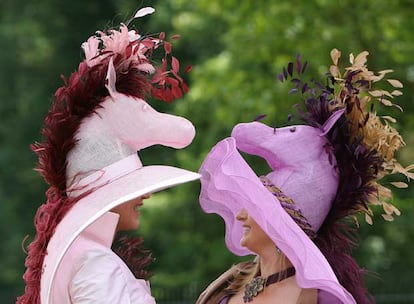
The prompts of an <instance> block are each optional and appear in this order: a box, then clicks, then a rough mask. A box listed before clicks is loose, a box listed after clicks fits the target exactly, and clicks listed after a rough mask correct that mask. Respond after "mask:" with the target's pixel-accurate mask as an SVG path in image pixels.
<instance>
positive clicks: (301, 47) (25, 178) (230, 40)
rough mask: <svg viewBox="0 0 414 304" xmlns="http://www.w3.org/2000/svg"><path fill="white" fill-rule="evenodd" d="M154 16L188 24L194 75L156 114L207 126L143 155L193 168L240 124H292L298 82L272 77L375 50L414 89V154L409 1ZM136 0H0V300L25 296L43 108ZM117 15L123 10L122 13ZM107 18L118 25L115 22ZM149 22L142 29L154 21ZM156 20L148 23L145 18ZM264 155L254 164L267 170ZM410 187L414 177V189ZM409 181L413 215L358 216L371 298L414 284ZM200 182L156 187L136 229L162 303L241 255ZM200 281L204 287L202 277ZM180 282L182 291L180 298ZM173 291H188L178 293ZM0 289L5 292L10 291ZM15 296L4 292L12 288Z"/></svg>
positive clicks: (179, 48) (400, 197)
mask: <svg viewBox="0 0 414 304" xmlns="http://www.w3.org/2000/svg"><path fill="white" fill-rule="evenodd" d="M138 5H141V6H145V5H152V6H154V7H155V8H156V13H155V14H154V15H153V16H151V17H150V18H148V20H147V19H146V20H145V21H142V22H145V23H146V24H145V29H146V31H147V32H151V33H153V32H157V31H159V30H160V29H161V30H164V31H166V33H167V36H169V35H172V34H175V33H179V34H181V36H182V37H181V39H180V40H179V41H177V42H176V43H174V48H175V53H176V55H177V57H179V58H182V60H181V63H182V66H183V67H184V66H185V65H187V64H192V65H193V66H194V69H193V71H192V72H191V73H190V76H189V77H190V78H189V79H188V80H189V82H190V94H189V95H188V96H187V97H186V98H185V99H184V100H181V101H177V102H176V103H174V104H173V105H170V104H162V103H159V102H157V103H154V106H155V107H156V108H158V109H161V110H165V111H168V112H173V113H177V114H179V115H183V116H186V117H188V118H190V119H191V120H192V121H193V123H194V124H195V126H196V128H197V131H198V133H197V136H196V138H195V140H194V142H193V144H192V145H191V146H190V147H188V148H186V149H184V150H181V151H178V153H176V151H174V150H173V149H164V148H162V149H160V148H159V147H153V148H150V149H148V150H147V149H146V150H144V151H142V153H141V157H142V158H143V161H144V162H145V163H155V162H161V161H160V160H161V159H162V163H165V164H171V165H178V166H181V167H184V168H188V169H192V170H197V169H198V167H199V166H200V164H201V162H202V160H203V159H204V157H205V155H206V153H207V152H208V151H209V149H210V148H211V147H212V145H214V144H215V143H216V142H217V141H218V140H220V139H222V138H224V137H226V136H228V135H229V134H230V131H231V128H232V126H233V125H234V124H235V123H237V122H241V121H250V120H252V119H254V118H255V117H256V116H258V115H260V114H267V115H268V116H267V118H266V120H265V122H266V123H269V124H273V125H278V126H280V125H283V124H285V123H286V118H287V115H288V113H290V112H292V111H293V110H292V105H293V104H294V103H295V102H296V101H297V100H296V99H295V98H296V97H294V96H289V95H288V94H287V92H288V89H289V88H288V86H286V85H281V84H277V82H276V78H275V76H276V75H277V73H278V72H279V71H280V69H281V67H282V66H284V65H285V64H286V63H287V62H288V61H291V60H292V59H294V57H295V55H296V54H297V53H300V54H301V55H302V58H304V59H306V60H308V61H309V70H308V74H309V75H316V76H318V75H321V76H322V75H323V73H324V72H326V71H327V69H328V66H329V64H330V57H329V51H330V50H331V49H332V48H334V47H336V48H338V49H340V50H341V51H342V53H343V58H344V59H345V58H346V56H347V54H349V53H350V52H353V53H354V54H357V53H359V52H360V51H362V50H368V51H369V52H370V56H369V57H368V60H369V61H368V63H369V67H370V68H371V69H372V70H380V69H387V68H393V69H394V70H395V73H394V75H393V76H394V77H395V78H397V79H400V80H401V81H402V82H403V83H404V84H405V88H404V90H403V91H404V95H403V96H402V97H400V98H399V103H400V104H401V105H402V106H403V107H404V109H405V110H406V111H405V112H404V113H403V114H401V113H398V112H397V110H395V111H394V110H391V111H392V114H393V115H394V116H398V118H399V125H398V127H399V129H400V130H401V133H402V134H403V135H404V137H405V138H406V141H407V144H408V147H407V148H406V149H405V151H404V152H402V153H401V154H400V157H401V159H402V162H403V163H405V164H408V162H409V160H410V159H411V160H412V159H413V155H414V152H413V151H414V148H413V147H414V133H413V131H412V130H413V129H414V102H413V101H414V65H413V63H412V59H411V57H412V54H413V53H414V43H413V41H412V37H411V36H412V32H413V31H414V22H413V20H414V11H413V10H412V9H411V8H412V1H411V0H395V1H387V0H377V1H353V0H348V1H346V0H341V1H327V0H315V1H300V0H290V1H287V0H283V1H277V2H276V1H274V2H272V1H263V0H259V1H247V0H241V1H235V0H224V1H223V0H220V1H219V0H197V1H191V0H170V1H143V2H142V3H138ZM136 6H137V3H136V2H134V1H127V0H121V1H110V0H104V1H96V0H89V1H87V2H85V1H80V0H72V1H70V2H62V1H53V0H39V1H36V2H34V1H22V0H2V1H1V3H0V39H1V40H0V41H1V48H0V55H1V56H0V64H1V66H2V69H1V72H0V98H1V101H2V102H1V103H0V117H1V121H0V145H1V150H0V168H1V171H0V179H1V183H0V199H1V202H2V204H1V205H0V229H1V231H2V233H3V238H2V239H3V245H2V246H1V247H0V256H1V259H0V267H1V269H2V272H1V274H0V292H1V293H0V300H3V301H2V302H12V301H13V299H14V297H15V296H16V295H17V294H20V293H22V288H23V282H22V280H21V275H22V274H23V272H24V265H23V263H24V254H23V252H22V250H21V246H20V243H21V241H22V239H23V237H24V236H25V235H26V234H29V235H30V237H31V238H30V240H31V239H32V237H33V225H32V219H33V216H34V213H35V210H36V209H37V207H38V206H39V204H41V203H43V201H44V195H43V193H44V190H45V189H46V185H44V183H43V182H42V180H41V179H40V177H39V176H38V175H37V174H36V173H35V172H34V171H33V170H32V168H33V167H34V165H35V162H36V159H35V157H34V155H33V154H32V153H31V152H30V150H29V144H30V143H32V142H33V141H34V140H40V134H39V130H40V127H41V124H42V120H43V116H44V115H45V113H46V111H47V109H48V108H49V106H50V101H51V97H52V94H53V92H54V91H55V89H56V88H57V87H58V86H60V85H61V83H62V82H61V80H60V79H59V75H60V74H61V73H62V74H64V75H66V76H68V75H69V74H70V72H71V71H73V70H75V69H76V67H77V64H78V62H79V60H81V58H82V55H81V51H80V44H81V42H83V41H84V40H86V39H87V37H89V36H90V35H91V34H93V32H94V31H95V30H96V29H102V28H105V27H110V26H113V25H117V24H118V23H119V22H120V21H123V20H126V19H127V18H128V17H129V16H131V15H132V14H133V12H134V11H135V9H136V8H137V7H136ZM114 16H115V17H114ZM108 20H109V22H108ZM142 22H141V21H140V23H139V24H137V27H138V28H144V27H143V26H142ZM147 22H148V23H147ZM253 161H255V164H256V168H257V170H258V171H261V172H265V170H266V166H265V164H263V163H262V162H260V161H257V160H253ZM411 185H412V184H411ZM413 191H414V190H413V187H410V188H409V189H405V190H403V191H398V192H397V191H396V198H395V200H396V204H397V205H398V206H400V208H401V210H402V211H403V215H402V216H401V218H397V219H396V221H395V222H394V223H392V224H390V223H387V222H385V221H383V220H382V219H381V218H380V217H379V216H377V217H376V218H375V224H374V226H373V227H370V226H367V225H366V224H364V223H363V224H362V225H361V247H360V248H359V249H358V250H357V251H356V256H357V259H358V261H359V262H360V264H362V265H364V266H366V267H367V268H368V269H370V270H372V271H374V272H377V273H378V274H379V276H380V277H381V279H375V278H372V279H369V281H368V283H369V287H370V290H371V292H373V293H374V294H382V293H409V292H410V290H411V286H410V285H411V282H412V274H411V271H410V270H411V269H412V268H413V263H414V262H413V259H412V258H411V252H412V251H413V250H414V247H413V245H411V243H410V242H409V240H411V237H412V235H413V231H414V223H413V221H411V220H410V218H412V217H413V216H414V206H413V204H412V203H411V200H410V198H411V197H412V196H413V195H414V193H413ZM198 193H199V185H198V184H197V183H192V184H189V185H184V186H180V187H177V188H176V189H171V190H169V191H166V192H162V193H159V194H157V195H155V196H154V200H153V202H151V205H149V204H147V206H146V208H145V209H144V215H143V223H142V227H141V230H140V233H141V234H142V235H143V236H144V238H145V240H146V242H145V244H146V246H147V247H148V248H151V249H152V251H153V252H154V255H155V257H156V258H157V261H156V262H155V264H154V266H153V271H154V273H155V276H154V277H153V280H152V287H153V290H154V292H155V294H156V295H157V296H158V299H159V300H166V299H169V298H171V297H180V298H186V299H189V300H190V301H192V300H194V298H195V297H196V296H197V294H198V292H199V291H200V290H201V289H202V288H203V287H205V285H206V284H207V283H208V282H209V281H211V280H212V279H213V278H215V277H216V276H217V275H218V273H220V272H221V271H223V270H224V269H226V268H227V267H228V266H230V265H231V264H232V263H234V262H236V261H237V260H239V258H236V257H234V256H232V255H231V254H230V253H229V252H228V251H227V249H226V248H225V245H224V239H223V236H224V225H223V222H222V221H221V219H219V218H218V217H217V216H213V215H205V214H204V213H202V211H201V210H200V208H199V206H198ZM192 282H195V283H192ZM174 290H175V293H178V294H175V295H173V294H171V292H172V291H174ZM177 290H178V291H179V292H177ZM2 293H3V294H4V295H3V296H2ZM6 293H7V295H6Z"/></svg>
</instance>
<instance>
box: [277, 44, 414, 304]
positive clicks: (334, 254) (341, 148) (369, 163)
mask: <svg viewBox="0 0 414 304" xmlns="http://www.w3.org/2000/svg"><path fill="white" fill-rule="evenodd" d="M340 56H341V52H340V51H338V50H337V49H333V50H332V51H331V59H332V61H333V64H332V66H331V67H330V69H329V73H328V74H327V79H326V84H323V83H321V82H317V81H313V80H312V81H311V82H310V83H308V82H304V81H303V79H302V76H303V73H304V72H305V70H306V67H307V62H305V63H302V62H301V58H300V56H299V55H298V56H297V58H296V62H295V63H293V62H290V63H289V64H288V65H287V67H286V68H284V69H283V72H282V73H281V74H280V75H279V76H278V78H279V80H281V81H282V82H283V81H285V80H288V79H290V81H291V83H292V84H293V86H294V88H293V89H292V90H291V91H290V93H299V94H301V97H302V100H303V102H304V104H303V106H302V107H301V106H300V105H299V106H298V107H297V109H298V114H299V117H300V119H301V120H302V121H303V122H305V123H306V124H308V125H310V126H313V127H317V128H321V129H323V126H324V124H325V123H326V121H327V120H328V119H329V117H330V116H331V115H332V114H333V113H334V112H335V111H337V110H339V109H345V112H344V115H343V116H342V117H341V118H340V119H339V120H338V121H337V123H336V124H335V125H334V126H333V127H332V128H331V130H330V131H329V132H328V133H327V134H326V136H327V138H328V139H329V141H330V143H331V145H332V147H333V149H334V153H335V157H336V160H337V166H338V169H339V172H340V181H339V187H338V191H337V194H336V197H335V199H334V201H333V203H332V208H331V210H330V212H329V214H328V216H327V217H326V219H325V221H324V223H323V224H322V226H321V228H320V229H319V231H318V235H317V238H316V239H315V240H314V241H315V243H316V244H317V246H318V247H319V249H320V250H321V251H322V252H323V254H324V255H325V257H326V258H327V260H328V261H329V263H330V264H331V266H332V268H333V269H334V271H335V274H336V275H337V277H338V279H339V281H340V282H341V284H342V285H343V286H344V287H345V288H346V289H347V290H348V291H350V292H351V293H352V295H353V296H354V298H355V299H356V301H357V302H358V303H372V301H373V299H372V297H371V296H370V295H369V294H368V292H367V291H366V289H365V288H364V284H363V276H364V274H365V271H364V270H362V269H360V268H359V266H358V265H357V263H356V262H355V260H354V259H353V258H352V257H351V251H352V249H353V248H354V247H355V246H356V244H357V233H356V232H357V231H356V227H355V226H354V227H352V226H350V225H349V224H348V223H347V222H346V219H348V218H350V217H351V218H354V219H355V222H356V223H357V221H356V215H357V214H358V213H361V212H362V213H365V219H366V221H367V222H368V223H370V224H372V215H373V212H372V209H371V207H373V206H376V205H382V207H383V209H384V211H385V214H383V217H384V218H385V219H386V220H392V219H393V215H394V214H395V215H399V214H400V212H399V210H398V209H397V208H396V207H395V206H393V205H392V203H391V202H390V199H391V198H392V192H391V190H390V189H389V188H387V187H385V186H384V185H382V184H381V182H380V181H381V179H382V178H384V177H385V176H387V175H390V174H394V173H401V174H403V175H405V176H406V178H407V179H413V177H414V174H413V173H412V172H410V170H412V169H413V166H408V167H407V168H404V167H403V166H401V165H400V164H399V163H398V161H397V160H396V159H395V156H394V155H395V152H396V151H397V150H399V149H400V148H401V147H403V146H404V141H403V139H402V137H401V136H400V135H399V133H398V132H397V131H396V130H395V129H394V128H393V127H392V126H391V125H390V124H391V123H394V122H395V121H396V120H395V119H394V118H392V117H389V116H383V117H381V116H378V115H377V114H376V113H375V111H374V102H377V104H380V105H384V106H395V107H397V108H398V109H400V110H402V109H401V107H400V106H398V105H396V104H394V103H393V102H391V101H390V99H393V98H394V97H396V96H399V95H401V94H402V93H401V92H400V91H399V90H393V91H391V92H388V91H387V90H383V89H377V88H376V87H377V83H378V82H380V81H381V80H387V82H388V84H390V85H391V86H393V87H394V88H401V87H402V84H401V82H399V81H398V80H395V79H385V75H386V74H388V73H390V72H391V71H392V70H384V71H380V72H379V73H378V74H375V73H374V72H372V71H370V70H368V68H367V66H366V62H367V56H368V52H362V53H360V54H359V55H358V56H356V57H354V56H353V55H352V54H351V55H350V57H349V58H350V63H351V65H350V66H349V67H346V68H345V69H344V70H343V71H342V70H341V68H340V67H339V65H338V64H339V59H340ZM394 185H395V186H400V187H401V186H402V187H404V186H405V183H394Z"/></svg>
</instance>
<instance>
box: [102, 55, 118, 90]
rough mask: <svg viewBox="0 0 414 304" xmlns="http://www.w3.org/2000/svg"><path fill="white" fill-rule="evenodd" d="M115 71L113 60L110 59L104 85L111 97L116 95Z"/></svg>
mask: <svg viewBox="0 0 414 304" xmlns="http://www.w3.org/2000/svg"><path fill="white" fill-rule="evenodd" d="M115 84H116V71H115V67H114V62H113V60H112V57H111V59H110V60H109V64H108V71H107V72H106V78H105V87H106V88H107V89H108V91H109V95H111V97H112V98H114V97H115V96H116V95H117V93H118V92H117V91H116V85H115Z"/></svg>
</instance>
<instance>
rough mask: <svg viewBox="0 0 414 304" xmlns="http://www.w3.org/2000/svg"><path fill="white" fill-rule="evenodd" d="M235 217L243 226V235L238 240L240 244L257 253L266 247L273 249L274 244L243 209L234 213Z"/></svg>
mask: <svg viewBox="0 0 414 304" xmlns="http://www.w3.org/2000/svg"><path fill="white" fill-rule="evenodd" d="M236 219H237V220H238V221H240V222H241V223H242V226H243V236H242V238H241V240H240V245H242V246H243V247H247V248H248V249H250V250H251V251H253V252H255V253H257V254H260V253H261V252H263V250H264V249H265V248H266V247H270V248H271V250H273V251H274V248H275V245H274V243H273V241H272V240H271V239H270V237H269V236H268V235H267V234H266V233H265V232H264V231H263V230H262V228H261V227H260V226H259V225H258V224H257V223H256V221H255V220H254V219H253V218H252V217H251V216H250V215H249V214H248V213H247V211H246V210H245V209H241V210H240V211H239V213H238V214H237V215H236Z"/></svg>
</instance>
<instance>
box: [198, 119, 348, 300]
mask: <svg viewBox="0 0 414 304" xmlns="http://www.w3.org/2000/svg"><path fill="white" fill-rule="evenodd" d="M257 130H261V132H260V133H256V131H257ZM239 131H242V132H240V133H239ZM249 131H252V132H249ZM321 133H322V132H321V131H320V130H319V129H316V128H312V127H309V126H295V131H291V128H290V127H289V128H282V129H277V130H276V133H275V132H274V129H273V128H271V127H268V126H265V125H263V124H261V123H259V122H254V123H251V124H244V125H239V126H236V127H235V129H234V130H233V135H234V136H235V137H229V138H227V139H224V140H222V141H220V142H219V143H217V144H216V146H215V147H214V148H213V149H212V150H211V152H210V153H209V154H208V156H207V157H206V159H205V161H204V162H203V164H202V166H201V168H200V173H201V175H202V178H201V185H202V187H201V193H200V204H201V207H202V209H203V210H204V211H205V212H208V213H217V214H219V215H220V216H221V217H222V218H223V219H224V221H225V224H226V236H225V240H226V245H227V248H228V249H229V250H230V251H231V252H233V253H234V254H236V255H248V254H255V253H253V252H251V251H250V250H249V249H247V248H246V247H243V246H241V245H240V240H241V239H242V236H243V227H242V223H241V222H239V221H237V220H236V215H237V213H238V212H239V211H240V210H241V209H243V208H244V209H245V210H246V211H247V212H248V213H249V215H250V216H251V217H252V218H254V220H255V221H256V222H257V223H258V225H259V226H260V227H261V228H262V229H263V231H264V232H265V233H266V234H267V235H268V236H269V237H270V238H271V239H272V241H273V242H274V243H275V244H276V246H277V247H278V248H280V250H282V252H283V253H284V254H285V255H286V256H287V258H288V259H289V260H290V261H291V262H292V264H293V266H294V267H295V269H296V280H297V282H298V284H299V285H300V286H301V287H303V288H315V289H319V290H322V291H323V292H327V293H329V294H331V295H332V296H334V297H335V298H336V299H338V300H340V301H341V303H355V301H354V300H353V298H352V296H351V295H350V294H349V292H348V291H346V289H345V288H343V287H342V286H341V284H340V283H339V282H338V279H337V278H336V276H335V274H334V271H333V270H332V268H331V266H330V265H329V263H328V261H327V260H326V258H325V257H324V255H323V254H322V253H321V252H320V250H319V249H318V247H317V246H316V245H315V244H314V243H313V241H312V240H311V239H310V238H309V236H308V235H307V234H306V233H305V232H304V231H303V230H302V229H301V228H300V227H299V225H297V223H296V222H295V221H294V220H293V219H292V218H291V216H290V215H289V214H288V213H287V212H286V210H285V209H284V208H283V207H282V204H281V202H280V201H279V199H278V198H277V197H276V196H275V195H273V194H272V193H271V192H270V191H269V190H268V189H267V188H266V187H265V185H264V184H263V183H262V181H261V179H260V178H259V177H258V176H257V175H256V173H255V172H254V171H253V170H252V169H251V167H250V166H249V165H248V164H247V163H246V161H245V160H244V159H243V157H242V156H241V155H240V154H239V152H238V149H237V148H245V150H244V151H243V149H242V151H243V152H248V151H249V150H250V153H251V154H256V155H258V154H261V152H265V153H266V152H267V156H266V157H267V159H269V160H270V157H271V156H272V155H274V154H273V152H272V151H278V152H279V153H281V150H280V149H279V147H281V146H283V144H281V142H280V140H282V141H289V142H291V141H290V139H288V138H289V137H290V138H291V139H292V140H294V141H296V140H300V139H303V140H304V141H305V142H304V144H306V143H308V144H310V143H312V146H313V147H317V150H316V151H314V153H313V156H312V157H310V158H309V161H308V162H306V161H305V160H300V162H297V163H296V167H295V166H292V167H291V168H288V169H287V168H282V167H283V160H280V163H278V158H276V157H272V158H271V160H270V161H271V162H273V163H272V165H273V166H274V167H275V172H272V173H273V174H272V173H270V174H268V175H267V178H268V179H269V180H271V181H272V182H273V183H274V184H275V185H277V186H278V187H280V189H282V190H283V193H284V194H286V195H287V196H289V197H291V198H292V197H293V198H299V197H300V196H302V195H305V197H302V200H299V201H303V199H310V200H314V201H313V202H315V203H314V204H304V205H308V206H309V205H311V206H313V210H312V212H311V214H313V215H314V217H313V220H312V221H311V223H312V224H315V223H319V224H320V222H321V220H320V219H322V220H323V219H324V218H325V216H326V214H327V212H328V211H329V207H330V204H331V202H332V199H333V196H334V195H335V191H336V188H337V184H338V174H337V172H336V170H335V168H334V164H331V163H330V162H329V155H328V153H325V152H324V146H325V145H326V139H325V138H324V137H323V135H321ZM241 134H244V136H245V137H244V138H246V139H247V138H248V139H251V140H252V142H251V143H253V141H255V142H256V143H258V142H260V143H262V144H263V145H265V146H267V147H266V148H263V147H262V148H263V149H261V148H258V146H256V149H255V148H254V146H252V145H251V146H249V145H248V143H247V142H246V140H243V139H242V138H240V142H239V138H238V137H237V136H240V135H241ZM252 135H257V136H252ZM250 136H252V137H250ZM286 137H288V138H286ZM270 139H274V140H270ZM256 140H257V141H256ZM239 143H240V145H239ZM284 147H285V148H286V150H285V151H284V152H283V153H281V154H286V156H289V155H290V156H291V157H292V159H294V158H295V156H294V154H295V149H294V147H293V146H292V147H291V149H289V148H288V147H289V145H286V146H284ZM252 149H255V150H256V151H255V152H256V153H253V151H251V150H252ZM281 149H284V148H283V147H281ZM246 150H247V151H246ZM297 152H299V153H300V151H297ZM294 163H295V162H293V163H292V164H294ZM300 167H302V168H300ZM277 168H280V169H281V172H280V175H279V176H278V177H277V178H272V175H273V176H274V175H275V174H277V172H278V171H277ZM310 168H311V169H310ZM301 170H305V172H308V173H309V174H303V175H302V176H301V177H300V178H298V174H299V175H301V174H302V173H301V172H303V171H301ZM283 171H284V172H283ZM287 171H289V172H287ZM279 178H281V179H284V180H285V183H283V184H282V185H279V183H277V181H278V179H279ZM294 180H296V181H294ZM327 183H328V184H327ZM290 185H292V186H296V187H301V188H302V189H303V190H302V191H297V189H291V187H289V186H290ZM324 186H325V187H324ZM285 189H286V191H285ZM306 189H307V190H308V191H306ZM306 195H307V196H308V197H306ZM315 199H320V200H323V203H321V204H320V203H319V202H318V201H316V200H315ZM297 201H298V200H295V202H297ZM319 207H321V208H320V209H321V211H320V215H318V214H317V213H318V210H319ZM296 209H297V210H300V206H299V204H298V205H297V206H296ZM309 209H311V208H310V207H309V208H307V210H306V211H309ZM303 214H304V215H305V216H306V215H308V214H309V213H305V212H303ZM312 224H311V225H312Z"/></svg>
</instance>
